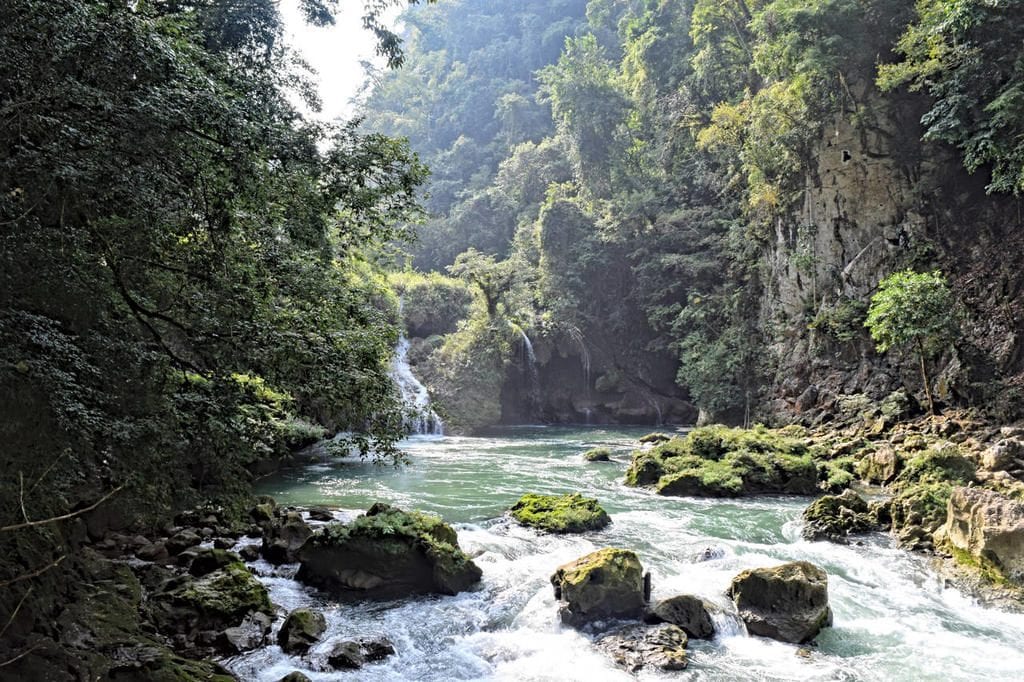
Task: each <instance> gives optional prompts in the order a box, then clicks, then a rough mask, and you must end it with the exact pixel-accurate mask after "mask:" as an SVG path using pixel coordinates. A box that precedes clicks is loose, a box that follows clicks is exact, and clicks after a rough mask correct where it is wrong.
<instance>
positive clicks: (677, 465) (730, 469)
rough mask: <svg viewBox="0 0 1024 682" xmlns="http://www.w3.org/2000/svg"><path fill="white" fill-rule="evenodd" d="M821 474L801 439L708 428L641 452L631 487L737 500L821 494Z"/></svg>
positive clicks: (755, 430)
mask: <svg viewBox="0 0 1024 682" xmlns="http://www.w3.org/2000/svg"><path fill="white" fill-rule="evenodd" d="M817 482H818V470H817V467H816V465H815V462H814V460H813V458H812V456H811V452H810V449H809V447H808V445H807V442H806V440H805V439H803V438H798V437H794V436H791V435H786V433H783V432H781V431H773V430H771V429H766V428H764V427H761V426H758V427H755V428H753V429H734V428H728V427H725V426H707V427H702V428H699V429H694V430H693V431H691V432H690V433H689V434H687V435H686V437H684V438H672V439H670V440H667V441H664V442H661V443H659V444H658V445H656V446H655V447H653V448H651V449H650V450H646V451H638V452H636V453H634V455H633V461H632V462H631V463H630V467H629V469H628V470H627V471H626V484H627V485H634V486H635V485H655V489H656V490H657V492H658V493H659V494H662V495H693V496H705V497H739V496H741V495H756V494H773V493H793V494H804V495H810V494H813V493H815V492H816V491H817Z"/></svg>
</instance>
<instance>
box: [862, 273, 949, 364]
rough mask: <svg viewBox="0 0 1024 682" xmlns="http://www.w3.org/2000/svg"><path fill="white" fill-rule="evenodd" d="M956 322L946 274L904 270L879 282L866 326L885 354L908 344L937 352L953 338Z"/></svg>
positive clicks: (869, 309)
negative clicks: (938, 348) (937, 349)
mask: <svg viewBox="0 0 1024 682" xmlns="http://www.w3.org/2000/svg"><path fill="white" fill-rule="evenodd" d="M955 321H956V318H955V317H954V315H953V294H952V292H950V290H949V284H948V283H947V282H946V278H945V277H943V276H942V273H940V272H939V271H937V270H936V271H934V272H930V273H927V272H923V273H917V272H914V271H912V270H904V271H902V272H896V273H893V274H892V275H889V276H888V277H886V278H885V279H883V280H882V281H881V282H879V284H878V291H877V292H876V293H875V295H874V296H872V297H871V306H870V307H869V308H868V316H867V319H866V320H865V321H864V326H865V327H867V328H868V331H870V332H871V338H873V339H874V340H875V342H876V344H877V345H878V350H879V352H882V353H884V352H885V351H887V350H889V349H891V348H895V347H898V346H904V345H908V344H917V345H921V346H922V347H924V348H927V349H930V350H935V349H936V347H938V346H940V345H941V344H943V343H946V342H948V341H949V340H950V339H951V337H952V333H953V327H954V323H955Z"/></svg>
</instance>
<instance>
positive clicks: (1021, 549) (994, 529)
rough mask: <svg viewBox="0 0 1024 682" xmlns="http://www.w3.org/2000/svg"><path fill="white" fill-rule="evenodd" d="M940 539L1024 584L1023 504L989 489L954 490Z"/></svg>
mask: <svg viewBox="0 0 1024 682" xmlns="http://www.w3.org/2000/svg"><path fill="white" fill-rule="evenodd" d="M941 536H942V538H943V539H944V540H945V542H946V543H947V544H948V546H949V547H950V548H952V549H954V550H957V551H958V552H960V553H961V557H963V555H966V557H963V558H969V560H970V561H972V562H976V563H977V564H979V565H980V566H981V567H983V568H994V569H996V570H997V571H999V573H1000V574H1002V575H1003V576H1004V577H1005V578H1008V579H1010V580H1013V581H1015V582H1018V583H1021V582H1024V503H1021V502H1019V501H1017V500H1013V499H1010V498H1008V497H1006V496H1004V495H1001V494H999V493H997V492H995V491H994V490H988V489H986V488H974V487H971V488H966V487H961V488H954V489H953V492H952V494H951V495H950V498H949V506H948V511H947V518H946V525H945V526H943V528H942V530H941Z"/></svg>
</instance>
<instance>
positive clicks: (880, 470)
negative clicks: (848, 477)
mask: <svg viewBox="0 0 1024 682" xmlns="http://www.w3.org/2000/svg"><path fill="white" fill-rule="evenodd" d="M902 465H903V460H902V459H901V458H900V456H899V454H898V453H897V452H896V448H894V447H893V446H892V445H889V444H888V443H884V444H882V445H880V446H878V447H877V448H876V449H875V450H873V451H872V452H869V453H867V454H866V455H864V457H863V458H862V459H861V460H860V463H859V464H858V465H857V473H858V474H859V475H860V477H861V478H863V479H864V480H865V481H867V482H869V483H879V484H882V485H884V484H886V483H891V482H892V481H893V480H894V479H895V478H896V476H897V475H898V474H899V473H900V469H901V467H902Z"/></svg>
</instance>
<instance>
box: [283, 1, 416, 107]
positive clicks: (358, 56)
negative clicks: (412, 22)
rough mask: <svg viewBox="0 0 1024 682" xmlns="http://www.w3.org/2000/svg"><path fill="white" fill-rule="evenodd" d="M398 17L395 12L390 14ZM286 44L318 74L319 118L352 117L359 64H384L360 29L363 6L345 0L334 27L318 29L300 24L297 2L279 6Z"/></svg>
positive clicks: (360, 74)
mask: <svg viewBox="0 0 1024 682" xmlns="http://www.w3.org/2000/svg"><path fill="white" fill-rule="evenodd" d="M395 14H397V10H396V11H395V12H393V13H392V14H391V16H392V17H394V16H395ZM281 16H282V17H283V19H284V24H285V31H286V32H287V34H288V41H289V43H290V44H291V45H292V47H294V48H295V49H297V50H298V51H299V52H301V53H302V55H303V57H304V58H305V59H306V61H307V62H309V64H310V66H312V67H313V68H314V69H315V70H316V71H317V76H316V78H317V80H318V81H319V83H320V97H321V99H322V100H323V112H322V113H321V114H320V117H322V118H324V119H328V120H329V119H333V118H336V117H339V116H342V117H346V118H347V117H348V116H350V115H351V114H352V105H351V103H350V100H351V98H352V97H353V96H354V95H355V94H356V92H357V91H358V90H359V87H360V86H361V85H362V84H363V70H362V68H361V67H360V66H359V62H360V60H373V61H375V62H379V63H383V62H382V61H380V60H379V59H377V58H376V57H375V55H374V47H375V43H374V38H373V34H372V33H370V32H369V31H367V30H366V29H364V28H363V22H362V16H363V3H362V2H360V1H359V0H344V1H343V2H342V3H341V10H340V11H339V12H338V15H337V22H336V23H335V25H334V26H327V27H325V28H317V27H315V26H310V25H308V24H306V23H305V22H304V21H303V20H302V16H301V15H300V14H299V10H298V2H297V0H284V2H282V3H281Z"/></svg>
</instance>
